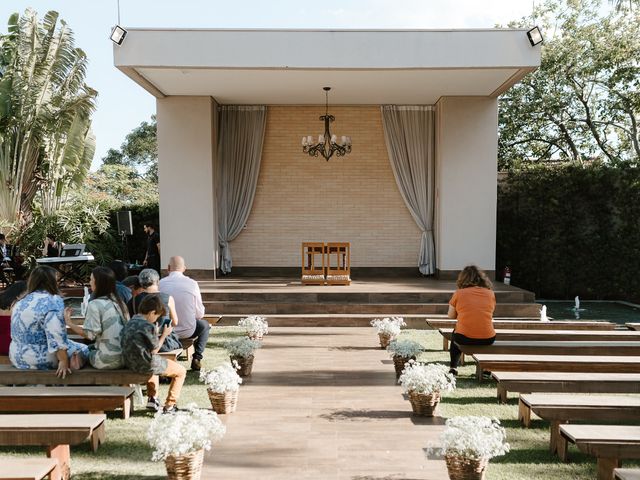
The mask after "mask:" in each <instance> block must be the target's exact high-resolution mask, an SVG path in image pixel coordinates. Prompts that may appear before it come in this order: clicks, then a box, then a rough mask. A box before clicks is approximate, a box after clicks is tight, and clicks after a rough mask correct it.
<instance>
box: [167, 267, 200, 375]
mask: <svg viewBox="0 0 640 480" xmlns="http://www.w3.org/2000/svg"><path fill="white" fill-rule="evenodd" d="M185 270H186V267H185V264H184V258H182V257H171V260H170V261H169V275H168V276H167V277H165V278H163V279H162V280H160V292H162V293H166V294H168V295H171V296H172V297H173V300H174V301H175V303H176V313H177V314H178V318H179V319H180V322H179V323H178V325H176V326H175V327H174V331H175V332H176V334H177V335H178V337H179V338H189V339H193V340H194V342H193V347H194V350H195V352H194V354H193V360H192V361H191V370H195V371H199V370H200V368H201V365H200V363H201V362H200V361H201V360H202V356H203V354H204V349H205V347H206V346H207V339H208V338H209V329H210V328H211V325H209V322H207V321H206V320H205V319H204V305H203V303H202V295H201V294H200V287H199V286H198V282H196V281H195V280H192V279H191V278H189V277H187V276H186V275H185V274H184V271H185Z"/></svg>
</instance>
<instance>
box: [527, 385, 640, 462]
mask: <svg viewBox="0 0 640 480" xmlns="http://www.w3.org/2000/svg"><path fill="white" fill-rule="evenodd" d="M531 412H533V413H535V414H536V415H538V416H539V417H540V418H542V419H543V420H547V421H549V422H550V423H551V425H550V430H551V437H550V440H549V449H550V450H551V453H552V454H554V453H556V452H557V453H558V455H559V456H560V458H562V459H566V455H567V453H566V452H567V442H566V438H564V437H560V425H561V424H563V423H569V422H573V421H576V420H585V421H589V422H591V423H593V422H599V421H605V422H606V421H610V420H615V421H625V420H640V397H628V396H624V395H566V394H565V395H549V394H524V395H520V402H519V405H518V419H519V420H520V421H521V422H522V424H523V425H524V426H525V427H530V426H531Z"/></svg>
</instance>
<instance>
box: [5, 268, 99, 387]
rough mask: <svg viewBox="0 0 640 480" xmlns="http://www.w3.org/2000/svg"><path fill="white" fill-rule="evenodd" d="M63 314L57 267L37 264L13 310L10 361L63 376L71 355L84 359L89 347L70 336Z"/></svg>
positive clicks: (15, 364) (17, 366)
mask: <svg viewBox="0 0 640 480" xmlns="http://www.w3.org/2000/svg"><path fill="white" fill-rule="evenodd" d="M64 315H65V311H64V302H63V301H62V297H61V296H60V295H59V290H58V284H57V282H56V271H55V270H54V269H53V268H51V267H47V266H40V267H37V268H36V269H35V270H34V271H33V272H31V275H30V276H29V281H28V283H27V295H25V296H24V297H23V298H22V299H20V300H19V301H17V302H16V304H15V305H14V307H13V310H12V313H11V346H10V347H9V359H10V361H11V364H12V365H13V366H14V367H16V368H20V369H38V370H53V369H57V371H56V374H57V375H58V376H59V377H61V378H65V376H66V375H67V374H69V373H71V369H70V367H69V365H70V359H71V357H73V355H79V356H80V358H81V360H85V359H86V358H87V356H88V353H89V351H88V347H87V346H86V345H83V344H80V343H76V342H73V341H70V340H69V339H68V338H67V330H66V327H65V321H64ZM80 363H82V362H80Z"/></svg>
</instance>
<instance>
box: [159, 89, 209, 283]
mask: <svg viewBox="0 0 640 480" xmlns="http://www.w3.org/2000/svg"><path fill="white" fill-rule="evenodd" d="M156 108H157V119H158V175H159V190H160V245H161V250H162V251H161V259H162V260H161V261H162V267H163V268H166V266H167V264H168V262H169V258H170V257H171V256H173V255H181V256H183V257H184V258H185V261H186V264H187V267H188V268H189V269H190V270H191V271H192V273H201V274H203V273H204V274H205V276H211V277H212V276H213V270H214V268H215V261H216V258H217V249H218V242H217V229H216V224H217V222H216V204H215V195H214V193H215V192H214V184H215V183H214V177H213V175H214V172H213V159H214V155H215V154H216V138H215V126H216V125H215V119H216V103H215V101H214V100H213V99H212V98H211V97H166V98H160V99H157V101H156ZM194 270H196V271H197V270H205V271H206V272H194Z"/></svg>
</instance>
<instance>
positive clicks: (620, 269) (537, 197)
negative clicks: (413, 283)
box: [496, 163, 640, 301]
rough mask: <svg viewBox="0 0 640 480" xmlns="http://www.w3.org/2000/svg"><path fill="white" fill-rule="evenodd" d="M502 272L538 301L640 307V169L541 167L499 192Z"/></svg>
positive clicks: (514, 178)
mask: <svg viewBox="0 0 640 480" xmlns="http://www.w3.org/2000/svg"><path fill="white" fill-rule="evenodd" d="M497 223H498V227H497V246H496V248H497V252H496V271H497V272H498V276H500V275H501V272H502V269H503V268H504V266H505V265H509V266H510V267H511V269H512V277H511V278H512V280H511V282H512V284H514V285H517V286H519V287H522V288H525V289H528V290H532V291H534V292H535V293H536V296H537V297H539V298H549V299H551V298H559V299H567V298H573V297H574V296H575V295H580V297H581V298H588V299H611V300H629V301H638V300H640V275H639V269H638V266H639V263H640V262H639V260H640V257H639V255H638V253H639V247H640V169H639V168H638V167H637V166H636V165H634V164H621V165H615V166H610V165H603V164H599V163H593V164H588V165H584V166H583V165H575V164H570V165H566V164H565V165H553V166H549V165H540V166H535V167H529V168H527V169H524V170H521V171H517V172H512V173H510V174H509V175H508V177H507V178H506V180H505V181H503V182H501V183H500V184H499V185H498V222H497Z"/></svg>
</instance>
